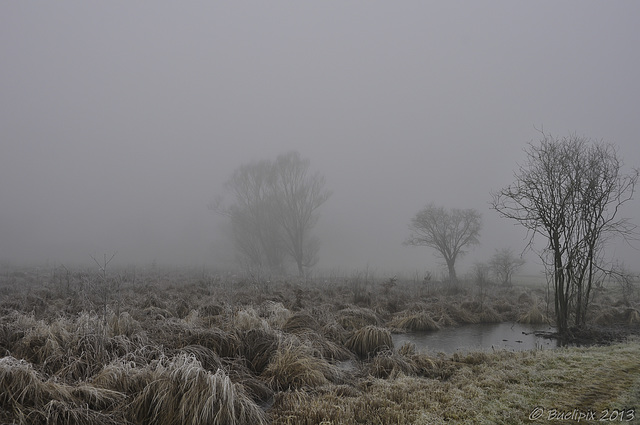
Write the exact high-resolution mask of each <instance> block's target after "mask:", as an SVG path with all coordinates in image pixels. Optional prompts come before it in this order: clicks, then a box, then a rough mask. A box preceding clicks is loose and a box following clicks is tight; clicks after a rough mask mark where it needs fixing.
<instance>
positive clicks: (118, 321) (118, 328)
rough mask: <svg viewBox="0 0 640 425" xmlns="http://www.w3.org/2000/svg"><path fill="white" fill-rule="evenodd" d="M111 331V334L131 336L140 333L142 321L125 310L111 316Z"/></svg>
mask: <svg viewBox="0 0 640 425" xmlns="http://www.w3.org/2000/svg"><path fill="white" fill-rule="evenodd" d="M109 331H110V335H111V336H117V335H124V336H127V337H129V338H130V337H132V336H133V335H135V334H138V333H140V332H141V331H142V326H141V325H140V322H138V321H137V320H136V319H134V318H133V317H131V315H130V314H129V313H127V312H126V311H125V312H123V313H120V314H119V315H115V314H113V315H111V317H110V318H109Z"/></svg>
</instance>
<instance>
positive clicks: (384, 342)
mask: <svg viewBox="0 0 640 425" xmlns="http://www.w3.org/2000/svg"><path fill="white" fill-rule="evenodd" d="M346 347H347V348H348V349H349V350H351V351H353V352H354V353H356V354H357V355H358V356H360V357H361V358H367V357H370V356H374V355H375V354H376V353H378V352H380V351H383V350H391V349H393V340H392V339H391V332H389V331H388V330H387V329H385V328H380V327H378V326H373V325H369V326H365V327H363V328H360V329H358V330H356V331H355V332H354V333H353V334H352V335H351V337H350V338H349V339H348V340H347V342H346Z"/></svg>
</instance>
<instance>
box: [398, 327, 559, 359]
mask: <svg viewBox="0 0 640 425" xmlns="http://www.w3.org/2000/svg"><path fill="white" fill-rule="evenodd" d="M537 331H543V332H554V331H555V328H553V327H551V326H548V325H527V324H522V323H480V324H476V325H465V326H460V327H452V328H444V329H441V330H439V331H435V332H415V333H402V334H393V345H394V346H395V347H396V349H397V348H400V347H401V346H402V344H404V343H405V342H407V341H409V342H413V343H414V344H415V345H416V349H417V350H419V351H430V352H434V353H439V352H443V353H447V354H452V353H455V352H469V351H477V350H491V349H492V348H495V349H496V350H499V349H506V350H509V351H523V350H535V349H548V348H557V347H559V346H561V343H559V342H558V341H557V340H555V339H548V338H543V337H541V336H536V335H535V334H534V332H537Z"/></svg>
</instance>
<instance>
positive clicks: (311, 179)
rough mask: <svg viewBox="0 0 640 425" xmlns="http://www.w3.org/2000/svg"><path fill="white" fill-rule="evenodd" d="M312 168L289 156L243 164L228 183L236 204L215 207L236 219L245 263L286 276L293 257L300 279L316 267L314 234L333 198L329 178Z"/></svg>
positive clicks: (237, 243)
mask: <svg viewBox="0 0 640 425" xmlns="http://www.w3.org/2000/svg"><path fill="white" fill-rule="evenodd" d="M309 168H310V161H309V160H308V159H304V158H302V157H301V156H300V154H299V153H297V152H289V153H286V154H282V155H280V156H278V157H277V158H276V160H275V161H269V160H263V161H259V162H253V163H249V164H244V165H241V166H240V167H238V168H237V169H236V170H235V171H234V172H233V174H232V175H231V177H230V178H229V180H228V181H227V182H226V183H225V189H226V190H227V192H229V193H230V194H231V195H232V197H233V199H234V202H233V203H232V204H231V205H230V206H227V207H225V206H223V202H222V199H221V198H218V199H217V200H216V202H214V203H213V204H212V205H211V206H210V208H211V209H213V210H214V211H216V212H218V213H221V214H223V215H226V216H228V217H229V218H230V219H231V226H232V233H233V238H234V243H235V246H236V249H237V251H238V253H240V254H241V258H242V259H243V261H245V262H247V263H249V264H251V265H252V266H258V267H267V268H268V269H269V270H271V271H272V272H275V273H283V272H284V271H285V260H286V259H287V258H290V259H291V260H293V262H295V264H296V267H297V269H298V273H299V274H300V275H304V273H305V270H306V269H308V268H309V267H312V266H313V265H315V263H316V262H317V258H318V257H317V254H318V248H319V242H318V239H317V238H316V237H315V236H314V235H312V234H311V231H312V229H313V227H314V226H315V224H316V222H317V221H318V209H319V208H320V206H322V204H324V202H325V201H326V200H327V199H328V198H329V196H330V195H331V193H330V192H329V191H327V190H325V188H324V186H325V179H324V177H323V176H322V175H321V174H320V173H318V172H315V173H312V172H310V171H309Z"/></svg>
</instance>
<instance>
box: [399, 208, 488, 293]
mask: <svg viewBox="0 0 640 425" xmlns="http://www.w3.org/2000/svg"><path fill="white" fill-rule="evenodd" d="M481 228H482V216H481V215H480V213H479V212H478V211H476V210H474V209H457V208H452V209H450V210H447V209H445V208H443V207H436V206H435V205H433V204H429V205H427V206H426V207H424V208H423V209H422V210H420V211H419V212H418V213H417V214H416V215H415V217H414V218H413V219H412V220H411V224H410V225H409V230H410V231H411V234H410V236H409V238H408V239H407V240H406V241H405V242H404V243H405V245H414V246H428V247H430V248H433V249H435V250H436V252H437V254H439V255H440V256H441V257H442V258H443V259H444V261H445V262H446V263H447V268H448V269H449V280H450V281H451V282H456V281H457V280H458V278H457V276H456V268H455V264H456V260H457V259H458V257H461V256H463V255H464V254H465V253H466V251H465V248H467V247H469V246H471V245H476V244H478V243H479V241H478V236H479V235H480V229H481Z"/></svg>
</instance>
